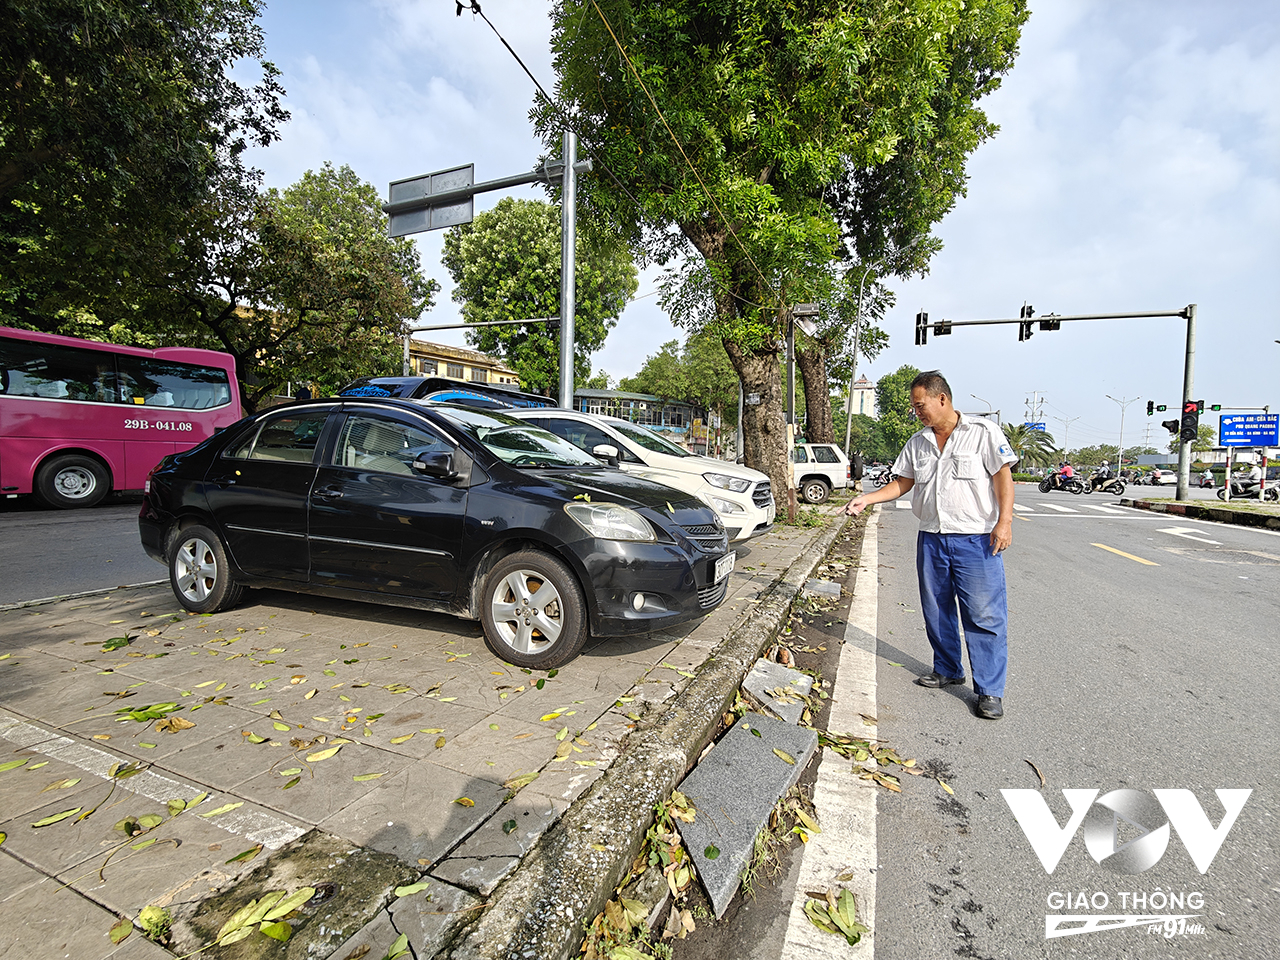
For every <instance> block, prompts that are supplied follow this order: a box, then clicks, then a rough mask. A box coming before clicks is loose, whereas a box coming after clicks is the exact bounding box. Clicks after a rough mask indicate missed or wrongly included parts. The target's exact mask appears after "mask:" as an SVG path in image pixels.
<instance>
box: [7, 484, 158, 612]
mask: <svg viewBox="0 0 1280 960" xmlns="http://www.w3.org/2000/svg"><path fill="white" fill-rule="evenodd" d="M140 503H141V497H140V496H139V495H135V496H132V497H120V496H117V497H112V498H111V499H109V500H107V501H106V502H104V503H102V504H99V505H98V506H96V507H91V508H90V509H88V510H47V509H44V508H42V507H40V506H39V505H37V504H35V503H32V502H30V498H22V499H20V500H4V501H0V603H17V602H18V601H21V600H37V599H40V598H43V597H52V596H58V595H60V594H67V593H78V592H80V591H82V590H97V589H100V588H106V587H118V586H122V585H124V584H130V583H145V582H147V581H151V580H162V579H164V578H165V576H166V573H165V569H164V567H162V566H161V565H160V564H158V563H156V562H155V561H154V560H152V559H151V558H150V557H148V556H147V555H146V554H145V553H143V552H142V546H141V544H140V543H139V541H138V506H139V504H140Z"/></svg>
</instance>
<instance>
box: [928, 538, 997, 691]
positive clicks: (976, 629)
mask: <svg viewBox="0 0 1280 960" xmlns="http://www.w3.org/2000/svg"><path fill="white" fill-rule="evenodd" d="M916 573H917V574H919V577H920V604H921V606H922V608H923V612H924V629H925V633H926V634H927V635H928V637H929V645H930V646H931V647H933V670H934V672H935V673H938V674H940V675H942V676H944V677H963V676H964V657H963V652H962V651H961V649H960V623H961V622H963V623H964V638H965V641H966V642H967V644H968V646H969V665H970V667H971V669H972V673H973V689H974V690H975V691H976V692H977V693H979V694H985V695H987V696H992V697H1003V696H1004V679H1005V672H1006V670H1007V667H1008V662H1009V645H1008V624H1009V607H1008V602H1007V599H1006V594H1005V583H1004V558H1003V557H1002V556H1000V555H999V554H995V555H994V556H993V555H992V553H991V537H990V535H989V534H985V533H981V534H967V533H925V532H924V531H921V532H920V534H919V535H918V537H917V538H916ZM957 607H958V608H959V618H957V616H956V612H957Z"/></svg>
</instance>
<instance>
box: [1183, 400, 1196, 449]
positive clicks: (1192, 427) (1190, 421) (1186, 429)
mask: <svg viewBox="0 0 1280 960" xmlns="http://www.w3.org/2000/svg"><path fill="white" fill-rule="evenodd" d="M1198 436H1200V402H1198V401H1195V400H1188V401H1186V402H1185V403H1184V404H1183V405H1182V432H1181V433H1179V434H1178V439H1179V440H1181V441H1182V442H1183V443H1190V442H1191V441H1192V440H1194V439H1195V438H1196V437H1198Z"/></svg>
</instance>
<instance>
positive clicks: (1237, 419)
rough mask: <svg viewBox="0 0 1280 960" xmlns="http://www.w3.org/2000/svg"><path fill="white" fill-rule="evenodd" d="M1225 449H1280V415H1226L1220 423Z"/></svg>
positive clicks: (1219, 436)
mask: <svg viewBox="0 0 1280 960" xmlns="http://www.w3.org/2000/svg"><path fill="white" fill-rule="evenodd" d="M1218 443H1220V444H1221V445H1222V446H1224V447H1280V413H1232V414H1226V413H1224V414H1223V415H1222V417H1221V418H1220V420H1219V422H1218Z"/></svg>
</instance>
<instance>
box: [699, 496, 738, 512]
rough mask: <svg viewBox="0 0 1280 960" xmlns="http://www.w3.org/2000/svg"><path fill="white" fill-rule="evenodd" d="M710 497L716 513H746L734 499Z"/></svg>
mask: <svg viewBox="0 0 1280 960" xmlns="http://www.w3.org/2000/svg"><path fill="white" fill-rule="evenodd" d="M708 499H709V500H710V501H711V509H712V510H714V511H715V512H716V513H746V511H745V510H743V509H742V508H741V507H740V506H738V505H737V504H736V503H734V502H733V501H732V500H721V499H720V498H719V497H709V498H708Z"/></svg>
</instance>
